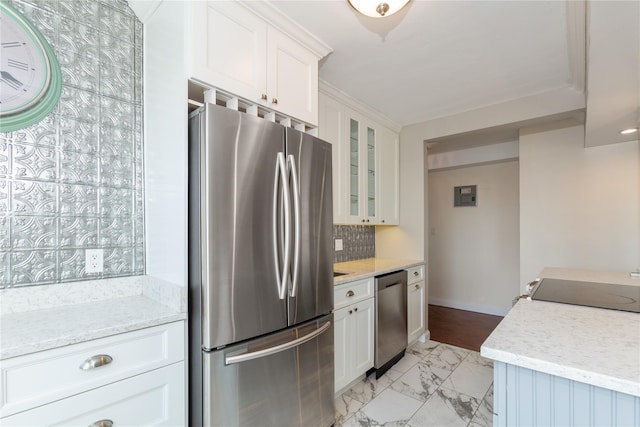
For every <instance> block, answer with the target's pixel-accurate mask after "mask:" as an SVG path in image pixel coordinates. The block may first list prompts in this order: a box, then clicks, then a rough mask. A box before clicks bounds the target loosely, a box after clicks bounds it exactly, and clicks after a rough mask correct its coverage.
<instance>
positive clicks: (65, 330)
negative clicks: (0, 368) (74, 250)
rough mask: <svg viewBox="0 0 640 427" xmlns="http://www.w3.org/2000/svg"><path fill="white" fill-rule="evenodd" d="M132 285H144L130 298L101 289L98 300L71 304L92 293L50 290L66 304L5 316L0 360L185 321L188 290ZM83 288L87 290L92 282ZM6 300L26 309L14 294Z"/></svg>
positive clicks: (0, 319)
mask: <svg viewBox="0 0 640 427" xmlns="http://www.w3.org/2000/svg"><path fill="white" fill-rule="evenodd" d="M132 280H134V283H136V282H137V283H140V282H142V285H146V286H134V287H133V289H132V291H130V292H129V295H127V294H125V295H122V293H121V288H119V289H114V291H115V292H114V293H111V292H110V291H109V290H107V291H105V287H104V286H100V287H99V288H98V291H97V292H96V294H97V295H99V296H100V298H96V297H93V298H90V299H89V300H88V301H85V302H82V303H78V302H75V301H74V302H75V303H69V301H73V300H74V299H75V300H77V298H79V295H80V296H81V295H86V294H87V293H89V294H90V289H82V290H78V288H77V286H73V287H69V288H68V289H66V290H62V292H58V291H57V290H54V291H53V292H58V293H59V294H60V295H62V298H60V299H57V300H56V301H62V300H64V302H65V303H63V304H60V305H57V306H43V305H37V306H36V307H37V309H32V310H18V311H13V312H12V311H11V310H7V311H8V312H5V311H3V313H2V315H0V331H1V332H2V333H1V334H0V360H4V359H8V358H12V357H18V356H23V355H26V354H30V353H36V352H40V351H45V350H50V349H54V348H58V347H63V346H66V345H71V344H77V343H81V342H86V341H91V340H94V339H99V338H104V337H107V336H111V335H117V334H121V333H126V332H132V331H135V330H140V329H144V328H148V327H152V326H157V325H161V324H166V323H171V322H174V321H183V320H186V319H187V312H186V298H187V297H186V293H187V290H186V288H184V287H180V286H177V285H173V284H170V283H168V282H163V281H161V280H159V279H154V278H151V277H145V278H142V277H137V278H135V279H132ZM130 283H131V282H130ZM85 286H87V287H91V283H85ZM141 288H142V289H141ZM51 294H52V289H43V291H42V295H41V296H36V297H35V298H36V299H42V297H43V296H48V295H51ZM67 294H68V295H67ZM9 301H18V303H19V305H20V306H21V308H22V307H27V306H28V300H27V301H25V302H21V301H20V299H19V298H17V297H14V296H13V295H11V298H8V299H7V300H5V301H3V302H4V303H5V304H6V303H8V302H9Z"/></svg>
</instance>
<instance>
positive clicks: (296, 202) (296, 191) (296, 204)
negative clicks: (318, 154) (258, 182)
mask: <svg viewBox="0 0 640 427" xmlns="http://www.w3.org/2000/svg"><path fill="white" fill-rule="evenodd" d="M287 168H290V170H291V185H292V187H293V188H292V190H293V218H294V227H295V228H294V237H295V238H294V242H295V246H294V249H293V279H292V280H291V291H290V293H289V296H291V298H294V297H295V296H296V293H297V292H298V281H299V280H298V273H299V270H300V247H301V246H300V230H301V228H300V216H301V214H300V187H299V186H298V169H297V167H296V161H295V158H294V157H293V155H292V154H289V156H288V157H287Z"/></svg>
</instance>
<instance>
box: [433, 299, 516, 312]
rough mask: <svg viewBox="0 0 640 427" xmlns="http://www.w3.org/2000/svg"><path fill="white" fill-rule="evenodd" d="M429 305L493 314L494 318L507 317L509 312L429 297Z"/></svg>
mask: <svg viewBox="0 0 640 427" xmlns="http://www.w3.org/2000/svg"><path fill="white" fill-rule="evenodd" d="M429 304H433V305H440V306H442V307H448V308H456V309H458V310H467V311H475V312H477V313H484V314H492V315H494V316H503V317H504V316H506V315H507V313H508V312H509V310H508V309H507V310H505V309H503V308H497V307H486V306H483V305H475V304H464V303H459V302H456V301H451V300H447V299H443V298H433V297H429Z"/></svg>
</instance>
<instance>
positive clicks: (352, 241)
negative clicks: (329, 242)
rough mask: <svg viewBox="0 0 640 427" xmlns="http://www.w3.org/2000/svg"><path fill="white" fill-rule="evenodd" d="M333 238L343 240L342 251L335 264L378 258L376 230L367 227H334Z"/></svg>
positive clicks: (336, 256)
mask: <svg viewBox="0 0 640 427" xmlns="http://www.w3.org/2000/svg"><path fill="white" fill-rule="evenodd" d="M333 238H334V239H342V250H341V251H335V257H334V262H346V261H355V260H358V259H365V258H373V257H375V256H376V228H375V227H371V226H366V225H334V226H333Z"/></svg>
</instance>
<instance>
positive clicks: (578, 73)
mask: <svg viewBox="0 0 640 427" xmlns="http://www.w3.org/2000/svg"><path fill="white" fill-rule="evenodd" d="M566 9H567V51H568V52H567V53H568V54H569V74H570V78H569V83H570V84H571V87H573V88H574V89H575V90H577V91H579V92H585V90H586V72H587V58H586V56H587V53H586V50H587V49H586V46H587V41H586V31H587V29H586V26H587V2H584V1H568V2H567V3H566Z"/></svg>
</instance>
